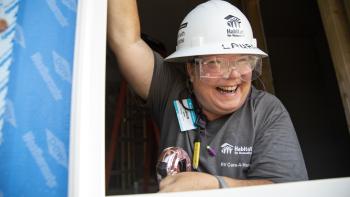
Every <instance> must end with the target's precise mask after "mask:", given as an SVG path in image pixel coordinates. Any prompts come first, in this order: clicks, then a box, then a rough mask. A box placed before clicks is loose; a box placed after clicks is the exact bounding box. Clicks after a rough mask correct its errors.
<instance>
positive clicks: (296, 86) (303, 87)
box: [260, 0, 350, 179]
mask: <svg viewBox="0 0 350 197" xmlns="http://www.w3.org/2000/svg"><path fill="white" fill-rule="evenodd" d="M260 6H261V12H262V19H263V23H264V29H265V36H266V40H267V46H268V53H269V55H270V61H271V67H272V68H271V69H272V75H273V81H274V87H275V94H276V96H277V97H278V98H280V99H281V100H282V102H283V103H284V105H285V106H286V107H287V109H288V111H289V113H290V115H291V117H292V120H293V122H294V126H295V128H296V131H297V134H298V137H299V141H300V144H301V147H302V150H303V154H304V158H305V162H306V166H307V169H308V173H309V177H310V179H322V178H333V177H344V176H350V168H349V166H350V154H349V153H350V138H349V131H348V129H347V125H346V120H345V114H344V109H343V105H342V102H341V98H340V94H339V88H338V84H337V80H336V76H335V72H334V68H333V64H332V60H331V57H330V52H329V49H328V44H327V39H326V36H325V32H324V29H323V25H322V21H321V17H320V13H319V9H318V6H317V1H316V0H314V1H305V0H285V1H273V0H261V1H260Z"/></svg>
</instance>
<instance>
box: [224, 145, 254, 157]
mask: <svg viewBox="0 0 350 197" xmlns="http://www.w3.org/2000/svg"><path fill="white" fill-rule="evenodd" d="M252 152H253V147H252V146H237V145H231V144H229V143H224V144H222V145H221V153H222V154H228V155H231V154H235V155H251V154H252Z"/></svg>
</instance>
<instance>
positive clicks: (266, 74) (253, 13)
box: [241, 0, 275, 94]
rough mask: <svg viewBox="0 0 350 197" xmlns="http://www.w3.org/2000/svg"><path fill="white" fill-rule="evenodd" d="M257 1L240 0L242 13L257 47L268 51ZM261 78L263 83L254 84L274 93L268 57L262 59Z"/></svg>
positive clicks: (258, 0)
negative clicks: (250, 28) (251, 30)
mask: <svg viewBox="0 0 350 197" xmlns="http://www.w3.org/2000/svg"><path fill="white" fill-rule="evenodd" d="M259 2H260V0H243V1H241V5H242V9H243V11H244V14H245V15H246V16H247V18H248V20H249V22H250V24H251V26H252V29H253V32H254V36H255V38H256V39H257V42H258V47H259V48H260V49H262V50H263V51H265V52H266V53H268V50H267V44H266V39H265V33H264V27H263V22H262V18H261V13H260V4H259ZM261 79H262V83H263V85H262V84H261V83H256V84H255V85H256V86H258V87H259V86H265V87H259V88H264V89H265V90H266V91H268V92H270V93H272V94H274V93H275V89H274V86H273V77H272V71H271V65H270V60H269V58H264V59H263V67H262V75H261Z"/></svg>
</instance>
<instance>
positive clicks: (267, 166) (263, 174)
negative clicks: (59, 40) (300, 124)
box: [247, 98, 308, 183]
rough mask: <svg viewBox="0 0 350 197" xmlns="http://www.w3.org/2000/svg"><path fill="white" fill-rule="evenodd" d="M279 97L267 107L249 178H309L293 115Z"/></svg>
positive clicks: (299, 179)
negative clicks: (293, 122) (292, 119)
mask: <svg viewBox="0 0 350 197" xmlns="http://www.w3.org/2000/svg"><path fill="white" fill-rule="evenodd" d="M275 100H276V101H275V102H272V104H271V103H270V104H269V105H268V107H266V108H264V110H265V113H264V115H263V117H262V124H261V127H260V128H258V131H257V136H256V139H255V142H254V149H253V154H252V158H251V164H250V168H249V170H248V173H247V175H248V179H268V180H271V181H273V182H276V183H280V182H289V181H302V180H307V179H308V175H307V171H306V167H305V163H304V159H303V155H302V152H301V148H300V145H299V142H298V139H297V135H296V133H295V129H294V127H293V124H292V122H291V119H290V116H289V114H288V112H287V111H286V109H285V107H284V106H283V105H282V103H281V102H280V101H279V100H278V99H277V98H275ZM266 104H267V103H265V105H266Z"/></svg>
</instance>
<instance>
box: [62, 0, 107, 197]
mask: <svg viewBox="0 0 350 197" xmlns="http://www.w3.org/2000/svg"><path fill="white" fill-rule="evenodd" d="M76 21H77V22H76V33H75V49H74V67H73V85H72V104H71V124H70V125H71V126H70V147H69V149H70V150H69V175H68V177H69V178H68V196H69V197H88V196H94V197H100V196H105V81H106V77H105V72H106V68H105V67H106V66H105V65H106V63H105V61H106V30H107V28H106V27H107V0H98V1H95V0H92V1H90V0H79V1H78V9H77V20H76Z"/></svg>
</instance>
